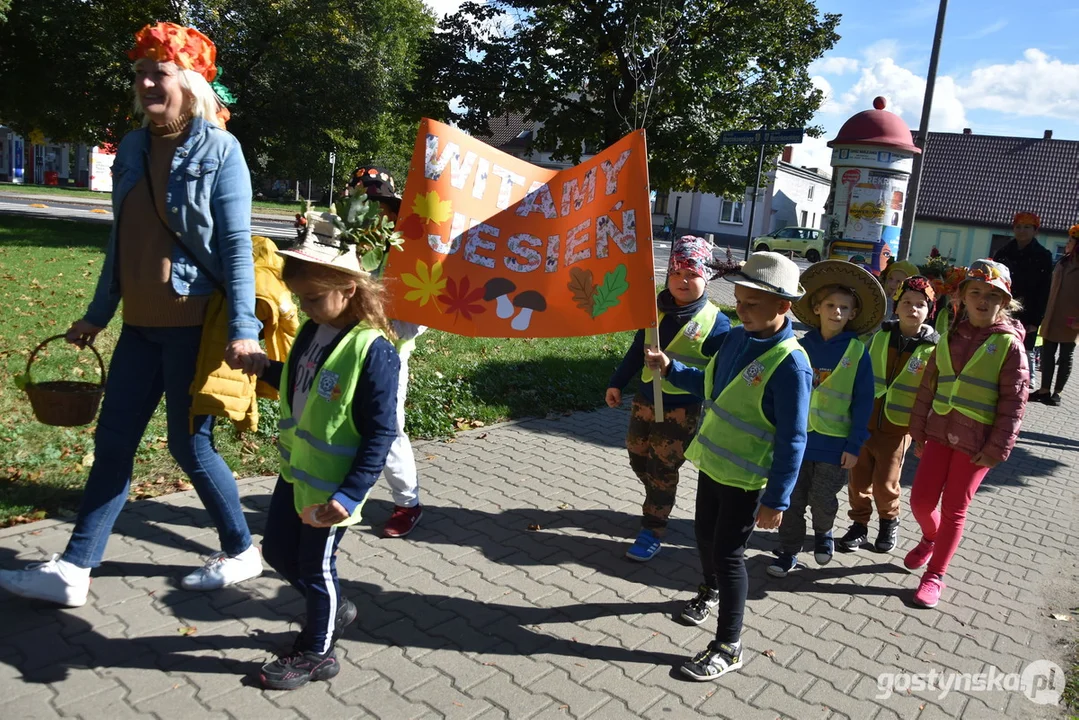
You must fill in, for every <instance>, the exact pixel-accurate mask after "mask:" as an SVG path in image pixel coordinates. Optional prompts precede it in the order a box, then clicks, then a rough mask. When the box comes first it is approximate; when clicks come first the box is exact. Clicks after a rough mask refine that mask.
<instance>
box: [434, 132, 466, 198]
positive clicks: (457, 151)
mask: <svg viewBox="0 0 1079 720" xmlns="http://www.w3.org/2000/svg"><path fill="white" fill-rule="evenodd" d="M436 155H438V136H437V135H433V134H431V133H427V155H426V157H425V159H424V165H423V175H424V177H426V178H427V179H428V180H438V179H439V178H440V177H442V173H443V172H445V170H446V165H447V164H448V165H449V166H450V185H453V186H454V187H455V188H457V189H458V190H460V189H461V188H463V187H464V186H465V180H467V179H468V176H469V175H470V174H471V173H472V165H473V164H475V162H476V153H474V152H471V151H469V152H467V153H465V161H464V162H461V148H460V147H459V146H458V145H457V143H446V147H445V149H443V150H442V155H441V156H440V157H439V158H438V160H435V156H436Z"/></svg>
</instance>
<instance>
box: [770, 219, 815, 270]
mask: <svg viewBox="0 0 1079 720" xmlns="http://www.w3.org/2000/svg"><path fill="white" fill-rule="evenodd" d="M767 250H773V251H775V252H779V253H786V252H793V253H794V254H795V255H801V256H802V257H804V258H805V259H806V260H808V261H809V262H811V263H815V262H817V261H818V260H820V259H821V256H822V255H823V254H824V231H823V230H820V229H818V228H805V227H785V228H781V229H779V230H774V231H772V232H770V233H768V234H767V235H761V236H760V237H756V238H753V252H758V251H767Z"/></svg>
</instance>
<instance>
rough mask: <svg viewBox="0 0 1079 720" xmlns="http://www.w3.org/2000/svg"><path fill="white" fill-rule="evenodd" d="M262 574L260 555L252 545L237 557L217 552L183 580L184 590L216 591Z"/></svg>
mask: <svg viewBox="0 0 1079 720" xmlns="http://www.w3.org/2000/svg"><path fill="white" fill-rule="evenodd" d="M261 574H262V555H261V554H260V553H259V549H258V548H257V547H255V546H254V545H252V546H251V547H249V548H247V549H246V550H244V551H243V552H242V553H240V554H239V555H234V556H229V555H226V554H225V553H223V552H217V553H214V554H213V555H211V556H210V557H208V558H207V559H206V564H205V565H203V566H202V567H200V568H199V569H198V570H196V571H195V572H193V573H191V574H190V575H188V576H187V577H185V578H184V579H183V582H182V583H181V584H182V585H183V587H184V589H185V590H217V589H218V588H223V587H227V586H229V585H235V584H236V583H239V582H243V581H244V580H250V579H251V578H255V577H258V576H259V575H261Z"/></svg>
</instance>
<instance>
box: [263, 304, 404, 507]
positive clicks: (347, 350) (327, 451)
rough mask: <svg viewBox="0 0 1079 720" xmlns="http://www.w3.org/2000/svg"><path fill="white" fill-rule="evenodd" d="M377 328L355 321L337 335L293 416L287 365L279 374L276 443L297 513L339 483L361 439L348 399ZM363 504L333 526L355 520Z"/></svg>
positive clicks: (379, 333)
mask: <svg viewBox="0 0 1079 720" xmlns="http://www.w3.org/2000/svg"><path fill="white" fill-rule="evenodd" d="M380 337H384V334H383V332H382V331H381V330H375V329H373V328H370V327H367V326H366V325H363V324H360V325H357V326H356V327H354V328H352V329H351V330H350V331H349V332H348V334H347V335H346V336H345V337H343V338H342V339H341V341H340V342H339V343H338V344H337V346H336V347H335V348H334V349H333V351H332V352H331V353H330V356H329V357H327V358H326V362H325V363H323V365H322V367H321V368H320V369H319V371H318V375H317V376H316V377H315V380H314V383H313V384H312V385H311V393H310V394H309V395H308V396H307V404H306V405H304V408H303V414H302V415H301V416H300V419H299V420H298V421H297V420H296V419H295V418H293V417H292V408H291V407H290V405H289V401H288V387H289V382H290V380H289V370H288V363H287V362H286V363H285V369H284V371H283V372H282V373H281V421H280V422H279V423H278V425H277V427H278V438H277V439H278V447H279V448H280V450H281V477H283V478H284V479H285V480H286V481H288V482H289V483H291V484H292V490H293V495H294V497H295V506H296V512H297V513H301V512H303V510H304V508H306V507H309V506H311V505H318V504H321V503H324V502H326V501H327V500H329V499H330V496H331V495H333V494H334V493H335V492H337V489H338V488H339V487H340V486H341V483H342V482H344V479H345V475H347V474H348V471H349V468H351V467H352V462H353V460H354V459H355V457H356V453H357V452H358V451H359V449H360V442H361V441H362V438H361V436H360V431H359V429H358V428H357V427H356V424H355V423H354V422H353V420H352V398H353V397H355V395H356V385H357V383H358V382H359V379H360V372H361V371H362V369H363V365H364V361H365V360H366V359H367V351H368V349H369V348H370V347H371V343H373V342H374V341H375V340H376V339H378V338H380ZM362 509H363V503H360V505H359V506H358V507H357V508H356V510H355V512H353V513H352V516H351V517H350V518H349V519H347V520H345V521H344V522H342V523H338V525H337V527H341V526H344V525H353V524H355V523H356V522H359V519H360V511H361V510H362Z"/></svg>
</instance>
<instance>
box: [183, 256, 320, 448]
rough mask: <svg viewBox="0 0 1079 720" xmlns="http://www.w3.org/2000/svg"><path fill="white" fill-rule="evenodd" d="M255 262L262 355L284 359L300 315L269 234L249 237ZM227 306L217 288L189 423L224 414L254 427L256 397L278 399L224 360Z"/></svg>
mask: <svg viewBox="0 0 1079 720" xmlns="http://www.w3.org/2000/svg"><path fill="white" fill-rule="evenodd" d="M251 244H252V247H253V251H254V252H253V255H254V261H255V316H256V317H258V319H259V321H260V322H261V323H262V339H263V340H264V341H265V344H266V355H267V356H269V358H270V359H271V360H278V361H280V362H284V361H285V360H286V358H288V353H289V350H290V349H291V348H292V343H293V341H294V340H295V339H296V331H297V329H298V328H299V316H298V311H297V309H296V304H295V303H294V302H293V301H292V293H290V292H289V290H288V288H287V287H285V283H284V282H282V281H281V269H282V268H283V267H284V260H283V259H282V258H281V256H280V255H278V254H277V253H276V252H275V251H276V250H277V246H275V245H274V243H273V241H272V240H270V239H269V238H264V237H259V236H257V235H256V236H253V237H252V238H251ZM228 321H229V319H228V309H227V308H226V306H225V296H224V295H223V294H221V293H220V292H215V293H214V295H213V297H212V298H211V299H210V304H209V306H208V307H207V308H206V319H205V321H204V322H203V326H202V342H201V344H200V346H199V358H198V363H197V366H196V368H195V379H194V380H193V381H192V383H191V413H190V417H191V419H192V424H193V422H194V418H195V417H196V416H198V415H214V416H217V417H227V418H228V419H229V420H231V421H232V422H233V424H234V425H235V426H236V428H237V429H238V430H252V431H253V430H257V429H258V417H259V415H258V402H257V401H256V398H257V397H264V398H269V399H271V400H276V399H277V391H276V390H275V389H273V388H272V387H270V386H269V385H267V384H265V383H263V382H262V381H258V382H257V383H256V381H255V379H254V378H252V377H250V376H248V375H245V374H244V373H243V372H242V371H240V370H233V369H232V368H230V367H229V366H228V365H227V364H226V363H225V360H224V357H225V347H226V346H227V345H228Z"/></svg>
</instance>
